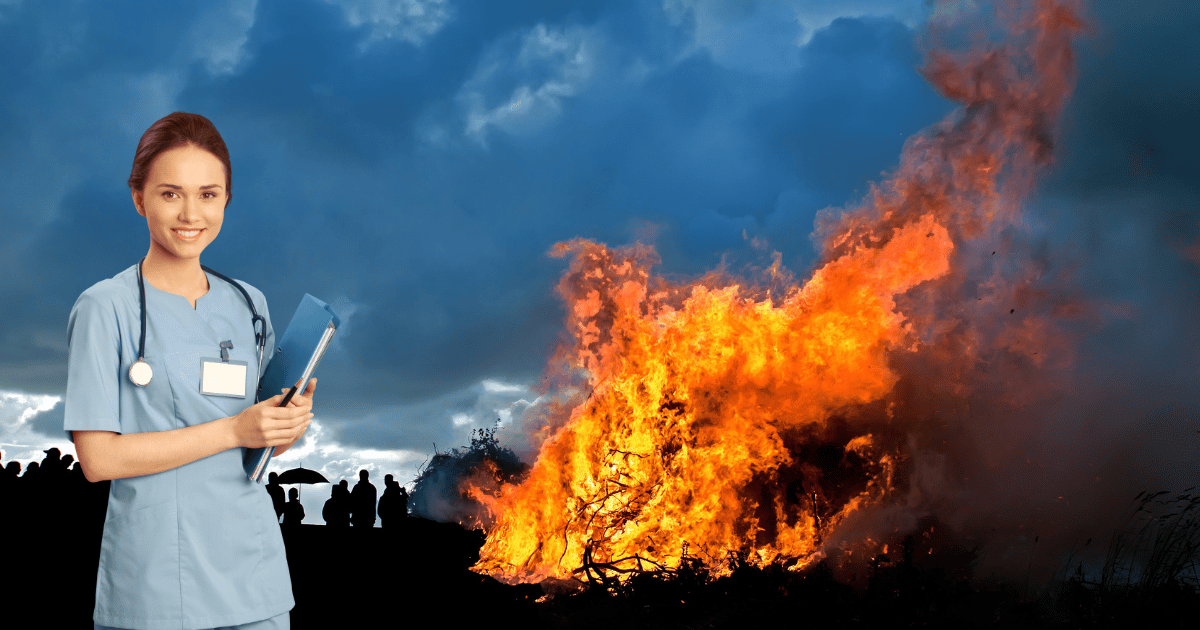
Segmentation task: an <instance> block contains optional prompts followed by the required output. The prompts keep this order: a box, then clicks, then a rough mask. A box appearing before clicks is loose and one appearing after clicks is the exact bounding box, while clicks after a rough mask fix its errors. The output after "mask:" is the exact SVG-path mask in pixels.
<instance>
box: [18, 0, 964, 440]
mask: <svg viewBox="0 0 1200 630" xmlns="http://www.w3.org/2000/svg"><path fill="white" fill-rule="evenodd" d="M762 11H765V13H758V14H753V15H749V16H739V19H744V20H751V22H749V23H753V20H759V21H762V20H766V19H768V18H770V16H771V15H773V13H771V10H768V9H762ZM30 19H33V18H30ZM161 19H163V18H162V16H157V17H156V16H153V15H144V14H130V15H119V14H116V13H114V12H112V11H108V12H105V15H103V16H100V17H98V18H96V19H93V20H91V21H89V22H87V23H86V24H83V25H81V26H79V27H77V28H76V29H75V31H73V32H75V33H76V37H77V38H78V40H79V41H74V40H72V41H73V43H72V45H73V46H74V47H75V48H73V49H72V50H75V51H76V52H73V53H70V55H67V57H69V59H70V61H69V62H60V63H59V64H58V65H55V66H52V67H51V70H52V72H51V77H48V78H54V72H62V73H63V76H62V77H58V78H61V79H63V80H87V79H88V77H94V76H99V75H103V74H104V73H109V74H110V75H111V74H113V73H118V72H124V73H130V74H131V75H132V74H136V73H155V72H158V73H169V74H170V77H169V78H167V79H164V80H163V81H162V82H161V85H164V86H167V87H168V88H170V92H169V94H168V95H167V97H166V98H165V100H164V102H165V103H167V107H169V108H170V109H182V110H184V111H198V112H202V113H204V114H205V115H206V116H208V117H209V118H210V119H212V120H213V121H214V122H215V123H216V124H217V125H218V127H219V128H220V129H221V131H222V134H223V135H224V137H225V139H226V142H227V143H228V145H229V147H230V151H231V155H232V163H233V170H234V180H233V193H234V200H233V202H232V203H231V205H230V206H229V208H228V209H227V211H226V218H225V224H224V226H223V227H222V232H221V235H220V237H219V238H218V239H217V240H216V241H215V243H214V244H213V245H212V246H211V247H210V249H209V252H208V253H207V254H206V264H209V265H211V266H213V267H214V268H217V269H218V270H220V271H223V272H224V273H226V274H229V275H233V276H235V277H239V278H242V279H244V280H246V281H248V282H250V283H251V284H254V285H255V286H257V287H259V288H260V289H262V290H263V291H264V292H265V293H266V295H267V297H268V300H269V301H270V303H271V305H272V310H271V315H272V319H273V322H274V323H275V325H276V326H277V327H280V328H282V327H283V326H284V325H286V322H287V319H288V318H289V317H290V314H291V310H292V309H293V308H294V304H295V303H296V302H297V301H298V298H297V297H296V296H298V295H300V294H302V293H303V292H310V293H313V294H314V295H317V296H318V297H321V298H323V299H326V300H328V301H330V302H338V301H339V300H341V301H342V302H341V303H342V304H345V305H347V306H346V307H347V308H353V309H355V310H354V315H353V316H351V317H349V318H348V320H349V322H348V325H347V326H346V327H345V329H344V330H343V331H342V334H341V335H340V336H339V339H338V344H337V346H336V347H335V348H334V350H333V351H331V353H330V355H329V356H328V357H327V358H326V359H325V362H324V364H323V365H324V369H326V370H330V372H328V373H329V374H344V375H353V377H351V378H332V377H329V378H325V379H323V381H322V388H321V394H320V398H321V402H322V404H323V405H326V406H327V407H326V408H331V409H339V410H355V411H356V412H357V413H358V414H360V415H359V417H362V416H365V415H366V414H368V413H370V409H371V408H372V406H375V405H378V406H396V405H411V404H417V403H419V402H420V401H428V400H441V399H442V397H444V396H453V395H455V394H454V392H460V393H461V391H462V390H464V388H469V387H471V386H472V384H477V383H478V382H479V381H480V380H481V379H483V378H487V377H490V376H504V377H506V378H509V379H518V380H519V379H527V380H532V379H535V378H536V377H537V374H538V372H539V371H540V369H541V367H542V365H543V364H544V361H545V359H546V357H547V356H548V355H549V352H550V350H551V349H552V347H553V345H554V343H555V339H556V337H557V335H558V334H559V332H560V331H559V328H560V327H561V321H562V319H561V318H562V312H561V306H560V305H559V304H558V303H557V300H556V298H555V297H554V295H553V292H552V288H553V285H554V283H555V281H556V279H557V275H558V273H559V272H560V271H561V262H560V261H555V260H551V259H548V258H547V257H546V256H545V252H546V251H547V249H548V248H549V247H550V246H551V245H552V244H553V243H554V242H557V241H560V240H565V239H568V238H571V237H574V236H585V237H589V238H595V239H598V240H603V241H607V242H611V243H624V242H629V241H631V240H633V239H634V238H637V237H638V236H640V235H643V234H645V230H644V229H643V228H641V227H639V226H645V225H647V222H649V224H650V225H652V226H654V230H656V231H657V234H658V236H657V238H658V244H659V246H660V249H661V251H662V252H663V256H664V268H665V269H666V270H667V271H672V272H687V273H696V272H699V271H703V270H704V269H706V268H709V267H711V266H712V265H714V264H715V263H716V262H717V261H718V260H719V257H720V255H721V254H722V253H723V252H725V251H727V250H730V249H735V250H736V249H738V248H742V249H745V248H746V247H747V246H746V244H745V243H744V241H743V233H745V234H747V235H748V236H756V235H765V236H767V237H768V239H769V241H770V242H771V244H772V246H774V247H776V248H779V249H782V250H783V251H785V253H786V254H787V255H788V256H790V257H793V259H798V260H805V259H806V258H807V257H808V256H810V255H811V253H810V246H809V245H808V241H807V234H808V232H809V231H810V230H811V216H812V214H813V213H815V211H816V210H818V209H819V208H820V207H823V206H824V205H829V204H831V203H837V202H838V201H840V200H844V198H845V197H846V195H847V194H851V193H852V192H853V191H854V189H855V188H860V187H861V186H862V185H863V183H864V182H865V181H867V180H869V179H870V178H871V177H872V176H873V175H874V174H876V173H878V172H879V171H880V170H883V169H886V168H888V167H889V166H891V165H892V164H894V162H895V160H896V155H897V150H898V147H899V146H900V143H901V142H902V140H903V136H904V135H906V134H907V133H910V132H912V131H914V130H916V129H917V128H919V127H920V126H921V125H922V124H925V123H927V122H929V121H932V120H935V119H936V118H937V117H939V116H940V115H941V113H942V112H943V111H944V109H945V107H946V105H945V103H944V102H942V101H941V100H940V99H939V98H938V97H936V95H934V94H933V92H932V90H930V89H929V88H928V87H927V86H926V85H925V84H924V82H923V80H922V79H921V78H920V76H919V75H918V74H917V73H916V72H915V69H914V68H913V64H914V62H915V61H916V60H917V58H918V57H917V53H916V52H915V50H914V48H913V44H912V32H911V31H910V30H909V29H908V28H907V27H905V26H903V25H901V24H899V23H898V22H895V21H893V20H889V19H885V18H864V19H845V20H838V21H836V22H834V23H833V24H832V25H831V26H830V27H829V28H827V29H823V30H819V31H817V32H816V33H814V34H813V36H812V38H811V40H810V41H809V43H808V44H807V46H805V47H804V48H802V49H797V48H796V46H795V44H794V43H793V42H792V40H793V39H795V37H796V36H798V35H799V33H800V31H801V27H800V26H799V25H798V24H785V25H780V26H779V27H778V28H776V29H774V30H772V31H770V32H769V33H767V34H768V35H770V36H769V37H767V36H766V35H764V36H763V37H761V38H759V39H758V40H756V41H754V42H752V43H750V44H743V45H742V48H739V47H738V44H737V40H733V42H732V43H730V42H725V43H724V44H722V47H721V48H720V49H719V50H717V49H710V48H704V47H699V48H691V47H692V46H693V40H694V37H695V33H694V32H693V29H694V28H695V24H694V23H693V22H692V21H690V20H689V19H686V13H685V19H682V20H677V21H672V20H671V19H669V18H668V17H667V16H665V15H664V13H663V12H662V11H661V10H660V9H659V8H658V6H657V5H656V4H655V3H644V4H634V5H623V6H622V7H620V8H615V9H614V8H609V7H605V6H603V5H602V4H595V5H592V4H576V5H572V6H570V7H566V6H564V5H563V4H562V3H548V4H545V5H538V4H525V3H523V4H522V5H520V6H519V7H518V8H512V7H508V8H505V9H504V10H501V9H499V8H498V7H496V6H495V4H494V3H481V4H478V5H460V6H456V7H455V8H454V11H453V14H452V16H451V17H450V18H449V19H448V20H447V21H446V22H445V24H444V25H443V26H442V28H441V30H439V31H438V32H436V33H434V34H432V35H431V36H430V37H429V38H428V40H427V41H425V42H424V44H423V45H421V46H417V45H414V44H412V43H411V42H406V41H402V40H398V39H383V40H378V41H372V40H371V39H370V36H371V33H370V28H371V26H370V24H369V23H364V24H362V25H359V26H357V27H355V26H352V25H351V24H349V23H348V22H347V20H346V19H345V16H344V15H343V13H342V11H341V9H340V8H339V7H338V6H336V5H334V4H330V3H325V2H292V3H286V4H285V3H279V2H271V1H264V2H259V3H258V5H257V7H256V13H255V15H254V16H253V22H252V25H251V26H249V28H248V30H246V31H245V38H244V42H241V43H240V46H234V45H233V44H230V47H231V49H234V50H236V52H237V54H236V55H234V54H233V53H230V52H229V51H228V50H227V51H225V53H223V54H224V55H225V56H224V57H221V58H230V57H233V58H235V59H234V61H229V62H228V63H226V64H225V65H223V66H214V65H213V63H212V62H211V59H210V57H212V56H213V55H212V54H210V55H209V56H208V57H204V56H200V55H199V54H198V53H196V52H194V51H193V50H191V49H189V48H187V46H185V45H184V44H185V43H186V41H190V40H186V38H185V40H176V39H171V38H166V39H161V41H160V40H156V39H153V38H151V39H149V40H144V41H140V42H139V43H136V44H133V45H132V48H128V49H123V52H119V53H117V54H115V56H114V57H112V59H111V61H110V60H109V58H108V57H105V56H103V55H95V54H89V55H84V52H86V51H95V50H98V49H99V48H97V47H103V46H104V45H106V44H105V43H104V42H105V41H107V40H106V39H105V38H106V37H109V36H108V35H107V33H110V32H111V30H112V27H113V25H114V24H117V23H123V24H125V25H126V28H129V29H132V30H134V31H136V30H137V29H139V28H142V27H145V28H149V27H150V26H151V25H153V24H155V23H156V22H157V21H161ZM180 19H182V18H180ZM53 41H59V40H53ZM364 42H366V43H364ZM28 44H29V46H31V47H32V48H31V49H29V50H25V51H24V52H23V53H21V54H22V55H24V56H25V57H26V58H34V57H37V55H39V54H42V53H41V52H39V51H41V50H43V49H44V48H46V47H47V46H51V45H50V44H46V43H45V42H38V41H36V40H30V42H29V43H28ZM51 47H52V46H51ZM60 47H61V46H60ZM35 49H36V50H35ZM205 50H208V49H205ZM714 50H716V53H714V52H713V51H714ZM148 51H153V54H151V52H148ZM62 54H64V55H65V54H66V53H62ZM714 54H715V56H714ZM218 57H220V55H218ZM776 62H778V63H776ZM60 67H62V68H66V69H65V70H56V68H60ZM51 83H52V82H50V81H48V80H42V81H41V82H40V83H39V84H38V85H37V86H36V90H37V91H39V93H40V94H42V96H40V97H39V98H42V99H45V100H47V101H49V100H53V98H54V91H53V90H52V89H51V88H50V85H51ZM25 89H26V90H29V89H32V88H29V87H28V86H27V87H26V88H25ZM521 90H526V91H527V93H528V95H529V100H528V102H524V101H521V100H520V95H521V94H522V92H521ZM18 91H19V90H18ZM897 95H899V97H898V96H897ZM108 99H109V100H111V101H114V102H113V103H111V106H113V107H115V106H116V102H115V101H116V100H117V99H116V97H113V96H109V97H108ZM64 107H65V106H64ZM87 107H88V105H87V104H86V103H77V104H74V105H73V106H72V108H71V109H64V110H63V115H66V114H67V113H75V112H79V113H82V112H86V111H87ZM165 113H167V111H165V110H164V111H161V112H159V111H146V110H137V111H134V112H128V113H126V114H125V115H124V119H123V122H122V125H123V127H122V128H121V129H120V130H119V131H115V130H114V131H110V132H107V133H101V134H100V136H99V138H101V139H100V140H93V141H92V142H94V143H95V146H93V147H91V148H90V149H89V150H88V152H87V155H86V156H85V157H86V158H87V161H85V162H84V163H82V164H80V165H78V166H75V167H74V168H76V169H79V170H80V171H82V172H84V173H87V172H91V173H95V172H96V169H95V168H93V167H92V166H90V164H101V163H103V164H105V165H106V167H105V168H104V169H103V170H102V172H103V173H104V174H105V177H108V178H111V179H112V181H108V180H107V179H104V180H101V179H97V178H96V176H95V175H92V176H90V177H87V178H84V179H81V180H79V179H77V180H75V181H74V182H72V183H71V184H70V186H69V188H68V190H67V191H66V192H65V194H62V195H60V198H59V200H58V201H57V202H55V205H54V207H53V208H54V212H53V215H54V216H55V218H54V219H53V220H52V221H50V222H45V221H44V220H43V221H42V222H40V223H39V222H38V221H36V220H28V219H27V221H28V224H29V225H30V226H31V227H33V228H34V232H33V234H31V235H29V236H27V237H25V238H26V239H28V240H25V241H24V246H23V247H22V251H23V252H25V254H23V256H25V257H29V256H32V255H33V253H34V252H38V253H39V254H38V258H41V259H44V260H43V262H42V263H40V264H41V266H42V268H43V269H44V270H45V273H47V274H50V275H52V276H53V277H55V278H59V279H61V281H60V282H57V283H55V286H53V287H52V290H51V291H50V292H49V293H50V295H48V296H46V299H44V300H43V301H42V302H41V303H40V305H39V306H36V307H35V308H34V309H32V310H30V309H28V308H27V307H26V306H25V305H26V304H27V302H26V299H27V298H31V297H32V296H33V295H34V294H35V293H39V292H43V291H44V290H45V289H44V287H43V286H42V283H41V282H39V280H40V279H41V278H43V277H44V276H41V275H37V276H33V275H31V276H30V278H31V279H30V280H28V281H23V282H22V281H10V282H15V284H12V285H10V286H13V287H15V288H16V289H17V290H18V291H17V292H16V293H14V294H18V295H20V296H21V299H20V300H13V301H6V304H5V307H6V309H8V310H9V311H11V312H10V313H8V314H9V315H10V316H11V317H12V321H14V328H13V330H21V331H23V332H22V333H21V334H20V335H15V334H10V341H9V342H8V344H9V347H10V348H13V349H14V350H18V352H17V353H16V354H15V355H14V356H17V355H19V357H20V358H21V362H20V363H19V364H18V365H19V366H21V367H20V368H17V366H11V367H10V369H8V370H7V373H8V374H10V375H11V377H10V379H8V380H7V381H6V382H7V383H10V385H9V386H18V387H21V388H22V389H25V390H27V391H28V390H31V391H46V392H55V391H61V388H62V378H63V377H62V372H61V367H60V368H59V371H58V372H57V373H55V371H54V370H53V369H52V368H53V366H52V365H50V364H47V365H46V366H44V367H43V368H42V369H41V370H40V371H39V372H36V373H35V374H36V377H34V376H29V377H21V376H18V375H17V374H18V369H25V368H27V367H28V366H29V361H30V358H31V356H32V355H33V354H36V353H37V352H38V351H39V347H38V346H36V345H30V344H29V343H27V342H25V341H18V340H28V339H37V338H46V339H53V338H56V337H59V338H60V337H61V335H62V334H63V332H62V331H63V330H64V329H65V321H66V315H65V314H66V313H67V312H68V311H69V308H70V305H71V304H72V303H73V302H74V299H75V297H76V296H77V295H78V293H79V292H80V291H82V289H84V288H86V287H87V286H90V284H92V283H94V282H96V281H98V280H99V279H101V278H103V277H109V276H111V275H113V274H115V273H117V272H118V271H120V270H121V269H123V268H125V267H126V266H128V264H132V263H133V262H134V261H135V260H136V258H137V257H138V256H139V255H140V254H141V253H142V250H143V249H144V247H145V234H144V232H142V230H144V223H143V222H142V220H141V219H140V217H138V216H136V214H134V213H133V211H132V208H131V207H130V204H129V202H128V201H126V200H127V199H128V197H127V195H128V191H127V190H126V189H125V188H124V187H123V185H122V183H121V182H123V180H124V178H125V177H126V176H127V169H128V165H127V164H126V162H127V161H128V160H129V156H130V155H131V154H132V150H133V146H134V144H135V143H136V137H137V135H138V134H140V131H141V130H142V129H144V128H145V127H146V126H147V125H149V124H150V123H151V122H153V120H154V119H156V118H157V117H159V116H161V115H162V114H165ZM130 114H134V115H132V116H131V115H130ZM26 115H27V116H29V115H32V114H26ZM105 116H111V115H108V114H106V115H104V116H101V117H100V118H101V120H111V117H108V118H106V117H105ZM109 124H110V126H111V123H109ZM29 142H32V140H30V141H29ZM122 147H123V148H122ZM10 159H11V158H10ZM39 201H42V202H43V203H45V202H46V198H45V197H43V198H42V199H40V200H39ZM97 217H106V220H103V221H100V220H97ZM108 217H111V218H108ZM82 225H87V226H88V229H87V230H82V229H80V227H79V226H82ZM313 250H316V251H317V252H318V253H317V254H315V255H314V254H312V253H311V252H312V251H313ZM80 257H84V258H86V259H87V260H88V261H89V264H88V265H86V266H80V265H79V264H78V262H77V261H78V260H79V258H80ZM63 345H65V344H63V343H61V342H60V343H59V344H58V345H57V347H56V348H55V352H56V354H55V355H54V359H55V361H54V362H57V363H59V364H62V363H65V361H64V355H63V351H64V350H65V348H64V347H63ZM7 356H8V355H7V353H6V358H7ZM54 362H51V363H54ZM25 373H28V372H25ZM35 381H36V382H35ZM39 384H40V385H41V387H39ZM339 415H340V414H339ZM346 415H351V414H346ZM442 415H443V416H444V414H442ZM436 416H437V414H423V415H422V414H414V417H412V418H411V419H410V421H408V422H404V423H401V424H402V425H403V427H401V426H399V425H396V426H392V427H391V428H386V427H385V428H382V429H378V428H377V429H378V430H382V431H385V432H386V431H389V430H390V431H395V432H397V433H403V432H411V433H412V434H413V436H414V439H413V440H408V439H404V440H402V442H403V443H404V444H406V445H409V444H411V445H413V446H414V447H415V446H418V445H420V444H423V443H424V442H425V441H426V439H425V438H431V437H435V436H438V435H441V436H447V435H448V434H447V432H448V431H449V429H448V428H447V426H446V422H445V418H444V417H436ZM346 423H347V424H346V425H345V426H341V427H339V428H338V431H339V433H340V434H341V436H342V438H343V439H345V440H347V441H349V442H355V443H358V442H363V440H362V439H360V438H361V437H362V436H357V437H356V435H357V434H356V432H357V431H362V435H363V436H368V435H374V433H372V430H371V429H370V426H371V424H372V423H366V422H364V423H362V425H361V427H360V426H358V425H355V424H353V423H352V422H351V418H347V420H346ZM422 426H427V429H421V428H420V427H422ZM378 430H377V431H376V433H377V432H378ZM416 437H420V438H421V439H415V438H416ZM380 439H382V438H380ZM364 443H365V442H364Z"/></svg>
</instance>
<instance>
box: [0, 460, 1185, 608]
mask: <svg viewBox="0 0 1200 630" xmlns="http://www.w3.org/2000/svg"><path fill="white" fill-rule="evenodd" d="M84 483H86V482H84ZM54 485H55V484H48V485H46V486H44V487H42V488H40V489H39V491H38V492H40V493H41V494H40V496H43V497H45V496H54V497H59V500H56V501H53V502H46V501H37V500H35V499H34V496H35V495H36V494H37V493H34V494H31V493H29V492H27V491H25V490H24V489H22V488H20V487H19V486H14V485H13V484H5V486H4V487H2V488H0V497H2V498H3V501H2V502H0V509H2V510H3V511H2V512H0V525H2V527H0V540H3V546H2V547H0V550H2V553H0V563H2V566H0V611H2V612H0V626H3V627H6V628H21V629H27V628H55V629H57V628H86V629H90V628H91V627H92V622H91V615H92V607H93V604H94V593H95V583H96V582H95V581H96V569H97V564H98V561H99V550H100V533H101V530H102V526H103V519H104V505H105V501H106V498H107V492H108V488H107V484H106V483H98V484H86V485H73V484H68V487H69V489H65V490H60V491H58V492H55V491H54V490H55V488H54ZM59 488H63V486H59ZM69 516H70V517H69ZM284 541H285V543H286V545H287V549H288V561H289V564H290V567H291V572H292V586H293V589H294V593H295V598H296V607H295V609H293V610H292V615H291V619H292V627H293V628H295V629H296V630H310V629H317V628H381V627H382V628H387V627H403V626H411V625H420V626H422V627H430V628H434V629H436V630H441V629H443V628H445V629H450V628H473V629H481V630H482V629H486V628H489V627H509V626H517V627H520V628H522V630H525V629H530V628H556V629H557V628H572V629H586V628H597V629H600V628H603V629H606V630H608V629H616V628H620V629H621V630H626V629H635V628H744V627H747V626H749V625H751V624H753V625H758V624H760V623H764V622H772V623H776V622H781V623H783V624H784V625H786V626H787V627H798V626H829V627H846V628H910V627H920V628H928V627H934V628H1055V629H1058V628H1062V629H1070V628H1122V629H1123V628H1131V627H1143V628H1189V629H1190V628H1195V627H1197V621H1196V613H1197V612H1198V611H1200V594H1198V593H1197V589H1196V588H1195V587H1194V586H1191V585H1185V584H1179V583H1177V582H1170V581H1169V582H1167V583H1166V584H1165V585H1159V586H1157V587H1155V588H1153V589H1148V588H1146V589H1139V588H1134V589H1130V590H1126V591H1114V590H1113V589H1108V590H1104V589H1100V588H1097V586H1096V585H1094V584H1091V583H1088V582H1086V581H1083V580H1078V579H1076V580H1068V581H1066V582H1063V583H1061V584H1058V585H1055V586H1052V587H1050V588H1048V589H1046V590H1045V592H1044V593H1043V594H1042V595H1040V596H1038V597H1035V598H1030V597H1025V596H1024V592H1025V591H1024V585H1020V586H1019V587H1012V588H1007V587H1004V586H993V587H984V586H981V585H979V584H977V583H974V582H970V581H968V580H966V579H962V578H960V577H951V576H953V575H955V574H953V573H947V572H946V571H944V570H943V569H942V568H940V567H936V566H923V565H920V564H918V563H916V562H913V561H912V560H911V558H912V554H911V553H910V554H909V559H908V560H907V561H906V560H905V558H903V557H897V558H891V559H888V560H886V561H884V562H881V563H879V565H878V566H877V567H876V569H875V570H874V571H873V572H872V574H871V576H870V578H869V579H868V580H867V583H866V584H860V585H859V588H853V587H851V586H847V585H845V584H841V583H839V582H837V581H836V580H834V579H833V577H832V576H831V574H830V572H829V571H828V570H825V569H824V568H823V567H822V566H820V565H818V566H817V567H815V568H812V569H810V570H807V571H805V572H802V573H791V572H787V571H784V570H783V569H782V568H781V567H778V566H769V567H766V568H758V567H754V566H746V565H743V566H741V568H739V569H737V570H736V571H734V573H733V574H732V575H730V576H727V577H724V578H721V579H716V580H710V579H708V578H707V573H706V570H705V568H704V567H703V566H700V565H698V564H697V565H694V566H685V567H683V568H681V569H679V570H677V571H674V572H671V573H667V574H660V575H648V574H644V575H642V576H639V577H636V578H634V579H632V580H630V581H628V582H626V583H625V584H623V585H616V584H615V583H610V584H609V587H610V588H608V589H606V588H604V587H602V586H601V585H599V584H594V585H591V586H585V585H583V584H582V583H568V582H560V583H558V584H557V585H555V586H553V587H551V586H550V585H547V590H550V591H553V592H554V593H556V595H555V596H553V597H549V598H546V599H545V600H544V601H542V602H538V601H537V600H538V599H539V598H542V597H543V595H544V594H545V592H544V591H543V588H542V587H541V586H538V585H517V586H509V585H505V584H502V583H500V582H497V581H496V580H494V579H492V578H490V577H488V576H483V575H479V574H476V573H472V572H471V571H470V570H469V567H470V566H471V565H472V564H473V563H474V562H475V560H476V559H477V556H478V550H479V546H480V545H481V544H482V542H483V538H482V536H481V534H480V533H479V532H472V531H466V530H464V529H462V528H461V527H459V526H457V525H453V524H443V523H435V522H433V521H428V520H424V519H419V518H408V519H404V520H402V521H400V525H399V526H398V527H396V528H395V529H382V528H368V529H361V530H359V529H354V528H348V529H344V530H341V531H339V530H336V529H333V528H329V527H325V526H321V525H300V526H298V527H297V528H295V529H285V531H284ZM924 555H925V554H923V553H921V554H917V556H918V557H923V556H924ZM1193 570H1194V568H1193ZM567 584H574V585H575V586H576V588H567V587H566V585H567ZM429 620H432V621H429Z"/></svg>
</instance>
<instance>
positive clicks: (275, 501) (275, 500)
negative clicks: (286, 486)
mask: <svg viewBox="0 0 1200 630" xmlns="http://www.w3.org/2000/svg"><path fill="white" fill-rule="evenodd" d="M267 494H269V495H271V504H272V505H274V506H275V520H276V521H278V520H279V519H280V518H281V517H282V516H283V505H284V500H283V486H281V485H279V473H274V472H273V473H271V474H269V475H267Z"/></svg>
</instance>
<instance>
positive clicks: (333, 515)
mask: <svg viewBox="0 0 1200 630" xmlns="http://www.w3.org/2000/svg"><path fill="white" fill-rule="evenodd" d="M343 482H344V480H343ZM321 518H323V519H325V524H326V525H328V526H330V527H336V528H338V529H347V528H349V527H350V491H349V490H347V489H346V486H345V485H344V483H340V484H338V485H336V486H334V487H333V491H332V492H331V493H330V495H329V500H328V501H326V502H325V507H324V509H322V510H321Z"/></svg>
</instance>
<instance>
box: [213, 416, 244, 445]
mask: <svg viewBox="0 0 1200 630" xmlns="http://www.w3.org/2000/svg"><path fill="white" fill-rule="evenodd" d="M216 422H219V423H220V435H221V437H222V444H221V445H222V446H224V447H225V448H223V449H221V450H223V451H227V450H229V449H231V448H237V447H239V446H241V445H242V444H241V440H239V439H238V434H237V416H229V417H226V418H220V419H218V420H217V421H216Z"/></svg>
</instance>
